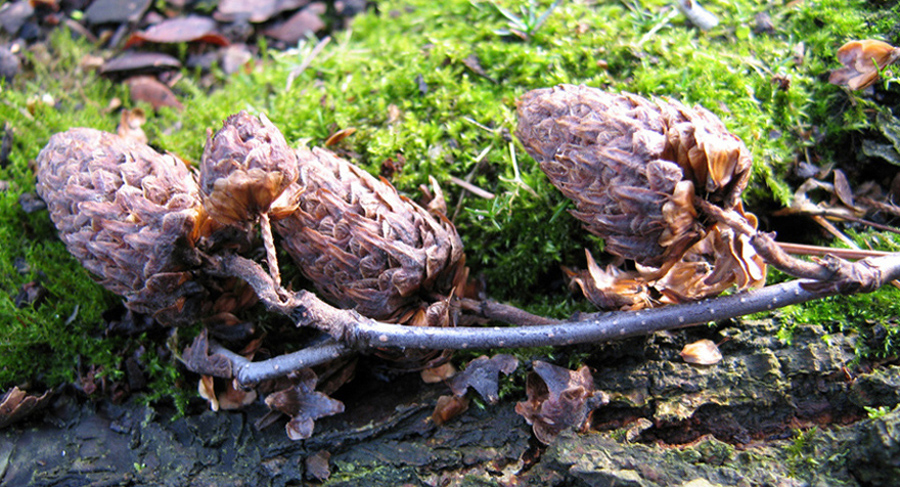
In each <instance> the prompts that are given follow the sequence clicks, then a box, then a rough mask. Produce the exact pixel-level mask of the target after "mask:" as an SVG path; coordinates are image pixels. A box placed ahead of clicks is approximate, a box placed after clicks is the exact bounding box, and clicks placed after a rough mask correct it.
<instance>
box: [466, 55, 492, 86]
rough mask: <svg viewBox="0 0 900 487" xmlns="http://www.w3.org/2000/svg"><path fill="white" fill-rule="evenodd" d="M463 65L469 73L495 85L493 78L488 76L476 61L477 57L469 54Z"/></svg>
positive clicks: (477, 60) (479, 62) (478, 61)
mask: <svg viewBox="0 0 900 487" xmlns="http://www.w3.org/2000/svg"><path fill="white" fill-rule="evenodd" d="M463 64H465V65H466V67H467V68H469V70H470V71H472V72H473V73H475V74H477V75H478V76H481V77H482V78H484V79H486V80H488V81H490V82H491V83H494V84H497V81H496V80H494V78H491V77H490V76H488V74H487V72H486V71H485V70H484V68H482V67H481V61H480V60H479V59H478V56H476V55H475V54H469V55H468V56H467V57H466V58H465V59H463Z"/></svg>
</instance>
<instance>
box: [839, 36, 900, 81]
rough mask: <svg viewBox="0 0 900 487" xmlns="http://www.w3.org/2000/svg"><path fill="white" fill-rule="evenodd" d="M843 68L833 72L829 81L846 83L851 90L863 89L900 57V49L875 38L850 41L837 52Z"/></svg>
mask: <svg viewBox="0 0 900 487" xmlns="http://www.w3.org/2000/svg"><path fill="white" fill-rule="evenodd" d="M837 58H838V61H839V62H840V63H841V64H843V65H844V67H843V68H840V69H836V70H834V71H832V72H831V75H830V76H829V77H828V82H829V83H832V84H835V85H846V86H847V87H848V88H850V89H851V90H861V89H863V88H867V87H869V86H871V85H872V84H873V83H875V81H876V80H877V79H878V70H879V69H884V68H885V67H886V66H888V65H890V64H893V63H895V62H896V61H897V59H900V49H897V48H895V47H894V46H892V45H890V44H888V43H886V42H882V41H878V40H874V39H864V40H861V41H850V42H848V43H846V44H844V45H843V46H841V48H840V49H838V52H837Z"/></svg>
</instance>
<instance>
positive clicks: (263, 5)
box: [213, 0, 309, 23]
mask: <svg viewBox="0 0 900 487" xmlns="http://www.w3.org/2000/svg"><path fill="white" fill-rule="evenodd" d="M308 3H309V0H220V1H219V3H218V7H217V9H216V13H215V15H213V17H214V18H215V19H216V20H218V21H219V22H234V21H235V20H246V21H248V22H252V23H260V22H265V21H267V20H269V19H271V18H272V17H274V16H276V15H278V14H279V13H281V12H285V11H288V10H293V9H295V8H299V7H302V6H304V5H306V4H308Z"/></svg>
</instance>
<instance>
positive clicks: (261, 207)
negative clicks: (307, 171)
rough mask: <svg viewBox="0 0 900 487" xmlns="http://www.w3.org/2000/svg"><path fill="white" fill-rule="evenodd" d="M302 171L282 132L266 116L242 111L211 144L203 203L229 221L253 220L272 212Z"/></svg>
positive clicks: (203, 166) (204, 166) (204, 163)
mask: <svg viewBox="0 0 900 487" xmlns="http://www.w3.org/2000/svg"><path fill="white" fill-rule="evenodd" d="M298 175H299V169H298V167H297V157H296V155H295V154H294V151H293V150H291V148H290V147H288V145H287V142H286V141H285V139H284V136H283V135H282V134H281V131H279V130H278V128H277V127H275V126H274V125H272V123H271V122H269V120H268V119H267V118H266V117H265V115H261V116H260V117H259V118H257V117H254V116H252V115H250V114H248V113H247V112H244V111H242V112H239V113H237V114H235V115H232V116H230V117H228V118H227V119H226V120H225V122H224V124H223V126H222V128H221V129H220V130H219V131H218V132H216V134H215V135H212V136H210V137H209V139H208V140H207V142H206V147H205V148H204V150H203V156H202V158H201V160H200V189H201V191H202V195H203V206H204V208H206V210H207V212H209V214H210V216H211V217H213V218H214V219H216V220H218V221H220V222H222V223H225V224H237V223H242V222H248V221H253V220H255V219H256V218H257V217H258V216H259V215H260V214H263V213H268V211H269V209H270V207H272V204H273V203H274V202H275V200H276V199H278V197H279V196H281V195H282V193H283V192H284V191H285V190H286V189H287V188H288V187H289V186H291V184H292V183H294V182H295V181H296V180H297V177H298Z"/></svg>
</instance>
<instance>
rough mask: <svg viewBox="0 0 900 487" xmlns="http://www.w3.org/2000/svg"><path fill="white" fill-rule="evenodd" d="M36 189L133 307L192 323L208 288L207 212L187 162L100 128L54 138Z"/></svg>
mask: <svg viewBox="0 0 900 487" xmlns="http://www.w3.org/2000/svg"><path fill="white" fill-rule="evenodd" d="M37 191H38V193H39V194H40V196H41V198H43V199H44V201H45V202H47V206H48V209H49V211H50V218H51V220H53V223H54V224H55V225H56V228H57V230H58V231H59V235H60V238H61V239H62V241H63V242H65V244H66V247H67V248H68V250H69V252H70V253H71V254H72V255H74V256H75V258H77V259H78V260H79V261H80V262H81V264H82V265H83V266H84V267H85V268H86V269H87V270H89V271H90V272H91V273H93V274H94V275H95V276H97V278H98V280H99V282H100V284H102V285H103V286H104V287H105V288H107V289H109V290H110V291H112V292H114V293H116V294H120V295H122V296H124V297H125V299H126V304H127V305H128V307H129V308H131V309H132V310H134V311H137V312H139V313H146V314H151V315H154V316H155V317H156V318H157V320H159V321H160V322H161V323H164V324H180V323H186V322H192V321H193V319H194V318H195V317H196V316H197V313H198V312H199V310H200V308H201V305H202V303H203V301H204V298H205V297H206V290H205V289H204V287H203V286H201V285H200V284H198V283H197V282H195V281H194V279H193V275H192V272H191V271H192V270H194V269H196V268H197V267H199V265H200V258H199V256H198V251H197V249H196V247H195V244H196V243H197V241H198V239H199V233H200V228H201V226H202V223H203V221H204V219H205V213H204V211H203V208H202V206H201V204H200V194H199V190H198V187H197V183H196V181H195V180H194V178H193V176H192V175H191V173H190V170H189V169H188V167H187V166H186V165H185V164H184V163H183V162H182V161H180V160H178V159H176V158H175V157H173V156H171V155H162V154H159V153H157V152H156V151H154V150H153V149H151V148H150V147H148V146H146V145H143V144H139V143H136V142H133V141H131V140H128V139H123V138H121V137H119V136H116V135H113V134H109V133H105V132H100V131H98V130H93V129H87V128H77V129H72V130H69V131H67V132H63V133H59V134H56V135H54V136H53V137H51V138H50V141H49V143H48V144H47V146H46V147H45V148H44V149H43V150H42V151H41V153H40V154H39V155H38V157H37Z"/></svg>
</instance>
